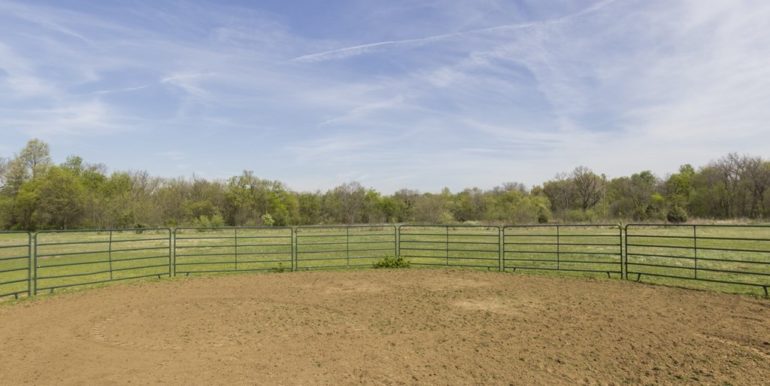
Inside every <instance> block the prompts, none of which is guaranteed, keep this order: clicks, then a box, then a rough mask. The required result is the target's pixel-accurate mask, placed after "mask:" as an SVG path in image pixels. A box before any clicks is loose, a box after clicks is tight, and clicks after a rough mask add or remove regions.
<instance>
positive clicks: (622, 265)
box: [618, 224, 626, 280]
mask: <svg viewBox="0 0 770 386" xmlns="http://www.w3.org/2000/svg"><path fill="white" fill-rule="evenodd" d="M618 237H619V239H618V246H619V247H620V280H623V278H624V277H625V274H624V270H625V261H626V257H625V254H624V248H623V225H622V224H618Z"/></svg>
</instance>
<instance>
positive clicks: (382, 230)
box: [295, 225, 397, 270]
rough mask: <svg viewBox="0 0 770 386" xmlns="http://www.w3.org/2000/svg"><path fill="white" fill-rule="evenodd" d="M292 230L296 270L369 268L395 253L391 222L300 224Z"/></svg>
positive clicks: (393, 232)
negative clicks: (340, 224) (294, 241)
mask: <svg viewBox="0 0 770 386" xmlns="http://www.w3.org/2000/svg"><path fill="white" fill-rule="evenodd" d="M295 232H296V247H297V249H296V266H297V269H299V270H314V269H341V268H371V267H372V266H373V265H374V263H375V262H377V261H379V260H382V259H384V258H386V257H395V256H396V254H397V251H396V227H395V226H392V225H351V226H304V227H297V228H296V230H295Z"/></svg>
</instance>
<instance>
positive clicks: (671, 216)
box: [666, 205, 687, 224]
mask: <svg viewBox="0 0 770 386" xmlns="http://www.w3.org/2000/svg"><path fill="white" fill-rule="evenodd" d="M666 220H668V222H670V223H674V224H679V223H683V222H687V211H685V210H684V209H683V208H682V207H681V206H679V205H675V206H673V207H672V208H671V209H669V210H668V213H667V214H666Z"/></svg>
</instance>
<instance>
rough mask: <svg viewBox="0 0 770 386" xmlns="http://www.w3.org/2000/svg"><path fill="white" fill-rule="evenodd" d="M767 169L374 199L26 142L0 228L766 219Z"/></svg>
mask: <svg viewBox="0 0 770 386" xmlns="http://www.w3.org/2000/svg"><path fill="white" fill-rule="evenodd" d="M768 188H770V162H768V161H765V160H763V159H762V158H760V157H750V156H740V155H737V154H729V155H727V156H726V157H724V158H721V159H719V160H717V161H714V162H711V163H710V164H708V165H706V166H703V167H700V168H698V169H696V168H694V167H692V166H690V165H684V166H682V167H680V168H679V172H678V173H675V174H672V175H670V176H668V177H666V178H664V179H661V178H659V177H657V176H655V175H654V174H652V173H651V172H649V171H642V172H639V173H637V174H634V175H631V176H629V177H618V178H613V179H608V178H607V177H605V176H604V175H599V174H596V173H594V172H593V171H591V170H590V169H588V168H585V167H578V168H576V169H575V170H573V171H572V172H571V173H568V174H563V175H560V176H558V177H556V178H555V179H552V180H550V181H547V182H545V183H544V184H543V185H541V186H535V187H534V188H532V189H527V188H526V187H525V186H524V185H522V184H519V183H507V184H503V185H501V186H499V187H496V188H494V189H491V190H482V189H478V188H469V189H465V190H463V191H461V192H456V193H452V192H450V191H449V190H448V189H444V190H443V191H441V192H440V193H420V192H418V191H415V190H408V189H403V190H400V191H398V192H396V193H394V194H391V195H383V194H381V193H379V192H377V191H376V190H374V189H368V188H365V187H363V186H361V185H360V184H359V183H356V182H352V183H347V184H344V185H341V186H338V187H336V188H334V189H331V190H328V191H326V192H321V191H317V192H294V191H291V190H289V189H288V188H287V187H286V185H284V184H283V183H281V182H279V181H269V180H263V179H260V178H258V177H256V176H254V174H253V173H252V172H249V171H245V172H244V173H243V174H242V175H240V176H236V177H232V178H230V179H229V180H227V181H208V180H205V179H200V178H193V179H168V178H158V177H152V176H150V175H149V174H148V173H147V172H143V171H133V172H114V173H108V172H107V169H106V167H105V166H104V165H100V164H88V163H86V162H84V161H83V159H81V158H80V157H76V156H72V157H69V158H68V159H67V161H66V162H64V163H62V164H60V165H55V164H53V163H52V161H51V157H50V154H49V146H48V145H47V144H46V143H44V142H41V141H39V140H32V141H30V142H29V143H28V144H27V145H26V147H25V148H24V149H22V150H21V151H20V152H19V153H18V154H17V155H16V156H15V157H13V158H11V159H0V227H2V228H3V229H19V230H21V229H24V230H35V229H68V228H133V227H154V226H204V227H218V226H225V225H230V226H244V225H276V226H278V225H308V224H352V223H404V222H412V223H455V222H483V223H507V224H519V223H538V222H539V223H547V222H593V221H606V220H625V221H665V220H667V221H671V222H683V221H686V220H687V218H688V217H697V218H708V219H732V218H748V219H761V218H767V217H770V189H768Z"/></svg>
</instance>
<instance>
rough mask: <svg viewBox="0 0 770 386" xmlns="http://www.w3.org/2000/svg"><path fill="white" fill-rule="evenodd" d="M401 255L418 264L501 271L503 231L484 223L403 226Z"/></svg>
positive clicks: (418, 265)
mask: <svg viewBox="0 0 770 386" xmlns="http://www.w3.org/2000/svg"><path fill="white" fill-rule="evenodd" d="M400 244H401V256H402V257H404V258H406V259H407V260H409V262H410V263H411V265H413V266H416V267H421V266H422V267H438V266H444V267H454V268H477V269H487V270H498V269H499V268H500V258H499V256H500V230H499V228H497V227H484V226H479V227H476V226H473V227H463V226H430V225H426V226H418V225H410V226H402V227H401V234H400Z"/></svg>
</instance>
